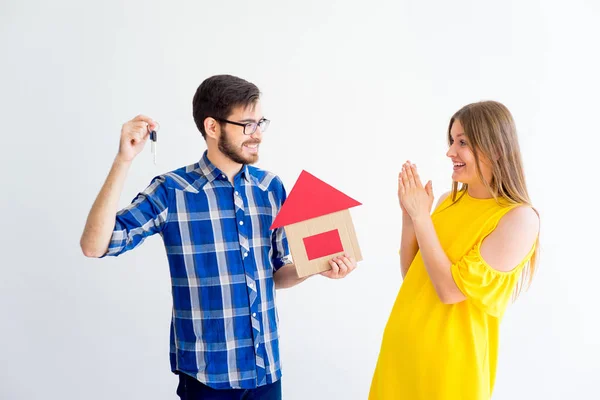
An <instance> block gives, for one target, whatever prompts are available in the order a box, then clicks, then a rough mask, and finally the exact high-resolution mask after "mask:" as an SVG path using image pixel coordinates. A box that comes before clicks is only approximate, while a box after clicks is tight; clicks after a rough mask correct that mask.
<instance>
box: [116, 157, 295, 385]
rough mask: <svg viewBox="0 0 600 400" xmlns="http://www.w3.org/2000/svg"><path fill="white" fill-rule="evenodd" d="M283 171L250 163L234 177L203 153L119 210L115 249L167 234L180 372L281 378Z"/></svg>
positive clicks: (230, 378) (207, 378) (210, 378)
mask: <svg viewBox="0 0 600 400" xmlns="http://www.w3.org/2000/svg"><path fill="white" fill-rule="evenodd" d="M285 197H286V193H285V189H284V187H283V184H282V182H281V180H280V179H279V178H278V177H277V176H276V175H274V174H272V173H270V172H267V171H263V170H260V169H258V168H255V167H251V166H244V167H243V168H242V170H241V171H240V172H239V173H238V174H237V175H236V176H235V179H234V183H233V185H232V184H231V183H230V182H229V181H228V180H227V178H226V176H225V175H224V174H223V173H222V172H221V171H219V169H218V168H217V167H215V166H214V165H213V164H212V163H211V162H210V161H209V159H208V157H207V153H204V156H203V157H202V159H201V160H200V161H199V162H198V163H196V164H193V165H190V166H187V167H183V168H181V169H178V170H176V171H173V172H169V173H167V174H165V175H161V176H158V177H156V178H154V179H153V180H152V182H151V184H150V186H148V188H147V189H146V190H144V191H143V192H142V193H140V194H139V195H138V196H137V197H136V198H135V199H134V200H133V202H132V203H131V204H130V205H129V206H128V207H126V208H124V209H123V210H121V211H119V212H118V213H117V218H116V224H115V229H114V231H113V234H112V239H111V241H110V245H109V248H108V252H107V253H106V255H109V256H117V255H119V254H122V253H124V252H126V251H128V250H131V249H133V248H135V247H137V246H138V245H140V244H141V243H142V242H143V241H144V239H145V238H146V237H148V236H150V235H153V234H155V233H159V234H160V235H161V236H162V238H163V241H164V244H165V248H166V251H167V258H168V260H169V268H170V272H171V285H172V294H173V315H172V318H171V370H172V371H173V372H182V373H185V374H187V375H190V376H193V377H195V378H196V379H197V380H199V381H200V382H202V383H204V384H206V385H208V386H211V387H213V388H217V389H237V388H244V389H249V388H255V387H258V386H262V385H265V384H269V383H273V382H276V381H277V380H278V379H279V378H280V377H281V369H280V368H281V367H280V362H279V333H278V329H277V325H278V316H277V310H276V308H275V283H274V281H273V274H274V273H275V271H277V269H278V268H280V267H281V266H283V265H284V264H286V263H288V262H289V261H287V260H288V257H287V256H288V254H289V251H288V244H287V240H286V238H285V234H284V231H283V229H281V228H279V229H276V230H270V229H269V227H270V226H271V223H272V222H273V219H274V218H275V216H276V215H277V213H278V212H279V209H280V208H281V205H282V204H283V202H284V201H285Z"/></svg>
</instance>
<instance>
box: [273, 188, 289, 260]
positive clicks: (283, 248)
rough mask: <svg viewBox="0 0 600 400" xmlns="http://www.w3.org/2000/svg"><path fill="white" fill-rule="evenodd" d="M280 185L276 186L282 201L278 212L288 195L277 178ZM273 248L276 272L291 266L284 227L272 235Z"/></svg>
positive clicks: (275, 230) (274, 231) (277, 229)
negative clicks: (285, 266) (287, 265)
mask: <svg viewBox="0 0 600 400" xmlns="http://www.w3.org/2000/svg"><path fill="white" fill-rule="evenodd" d="M277 183H278V185H277V186H276V194H277V197H278V198H279V199H280V201H279V204H278V207H279V208H278V212H279V210H281V207H282V206H283V203H284V202H285V200H286V198H287V195H286V191H285V188H284V186H283V183H282V182H281V180H279V178H277ZM271 247H272V249H273V256H272V258H271V262H272V264H273V269H274V271H277V270H278V269H279V268H281V267H283V266H284V265H286V264H291V263H292V260H291V256H290V249H289V246H288V241H287V237H286V235H285V230H284V228H283V227H280V228H276V229H274V230H273V232H272V234H271Z"/></svg>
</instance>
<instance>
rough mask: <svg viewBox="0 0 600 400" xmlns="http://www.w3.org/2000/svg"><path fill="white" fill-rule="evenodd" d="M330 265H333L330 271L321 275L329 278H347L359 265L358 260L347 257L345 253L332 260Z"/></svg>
mask: <svg viewBox="0 0 600 400" xmlns="http://www.w3.org/2000/svg"><path fill="white" fill-rule="evenodd" d="M329 265H331V269H330V270H329V271H325V272H321V275H323V276H324V277H326V278H329V279H342V278H345V277H346V276H348V274H349V273H350V272H352V271H354V270H355V269H356V266H357V265H356V261H355V260H354V259H353V258H348V257H346V255H345V254H344V255H342V256H339V257H335V258H334V259H332V260H330V261H329Z"/></svg>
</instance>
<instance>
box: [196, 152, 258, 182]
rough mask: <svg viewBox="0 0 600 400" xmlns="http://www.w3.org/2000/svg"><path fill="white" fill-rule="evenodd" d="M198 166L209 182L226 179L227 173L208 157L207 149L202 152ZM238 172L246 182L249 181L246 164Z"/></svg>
mask: <svg viewBox="0 0 600 400" xmlns="http://www.w3.org/2000/svg"><path fill="white" fill-rule="evenodd" d="M198 168H199V169H200V172H201V173H202V175H204V176H205V177H206V179H207V180H208V181H209V182H212V181H214V180H215V179H227V175H225V174H224V173H223V171H221V170H220V169H219V168H217V166H216V165H214V164H213V163H212V162H211V161H210V160H209V159H208V150H206V151H205V152H204V154H203V155H202V158H201V159H200V161H198ZM239 174H241V176H242V178H244V179H245V180H246V181H247V182H250V172H249V171H248V165H246V164H244V165H243V166H242V169H241V170H240V172H238V174H237V175H239ZM237 175H236V176H237Z"/></svg>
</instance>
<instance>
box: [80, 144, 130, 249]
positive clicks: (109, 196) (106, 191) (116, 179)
mask: <svg viewBox="0 0 600 400" xmlns="http://www.w3.org/2000/svg"><path fill="white" fill-rule="evenodd" d="M130 166H131V161H126V160H122V159H120V158H119V156H117V157H116V158H115V161H114V162H113V165H112V168H111V169H110V173H109V174H108V177H107V178H106V181H105V182H104V185H103V186H102V189H101V190H100V193H98V197H96V201H94V204H93V205H92V209H91V210H90V213H89V215H88V218H87V221H86V223H85V228H84V230H83V234H82V235H81V240H80V241H79V244H80V245H81V250H82V251H83V254H84V255H85V256H86V257H101V256H103V255H104V254H105V253H106V251H107V250H108V244H109V242H110V238H111V236H112V232H113V229H114V227H115V216H116V214H117V203H118V202H119V197H120V196H121V192H122V190H123V185H124V183H125V178H126V177H127V172H128V171H129V167H130Z"/></svg>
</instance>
